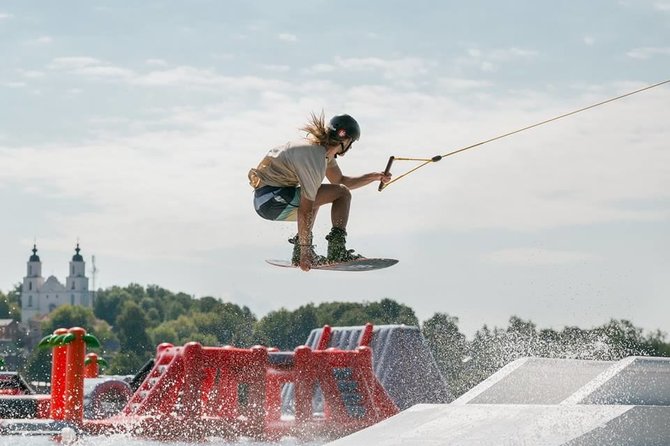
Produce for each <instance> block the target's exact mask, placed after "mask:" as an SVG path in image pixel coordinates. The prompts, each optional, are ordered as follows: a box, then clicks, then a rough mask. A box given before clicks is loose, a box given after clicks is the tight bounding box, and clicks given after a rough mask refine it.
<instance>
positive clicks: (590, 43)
mask: <svg viewBox="0 0 670 446" xmlns="http://www.w3.org/2000/svg"><path fill="white" fill-rule="evenodd" d="M583 40H584V44H585V45H586V46H593V45H595V43H596V39H594V38H593V37H592V36H584V39H583Z"/></svg>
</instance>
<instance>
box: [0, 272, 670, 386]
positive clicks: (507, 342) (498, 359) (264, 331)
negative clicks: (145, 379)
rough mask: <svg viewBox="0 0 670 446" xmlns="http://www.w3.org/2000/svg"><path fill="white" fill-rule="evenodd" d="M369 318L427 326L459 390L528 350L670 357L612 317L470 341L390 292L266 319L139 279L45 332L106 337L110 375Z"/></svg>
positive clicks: (46, 360) (32, 362) (428, 338)
mask: <svg viewBox="0 0 670 446" xmlns="http://www.w3.org/2000/svg"><path fill="white" fill-rule="evenodd" d="M10 294H11V296H10V295H8V296H5V295H3V294H2V293H0V318H12V317H13V318H16V317H17V316H16V315H17V311H18V309H20V303H19V301H18V297H17V293H16V292H14V293H13V294H12V293H10ZM3 315H4V316H3ZM6 316H8V317H6ZM18 318H19V319H20V313H19V316H18ZM367 322H371V323H373V324H375V325H383V324H405V325H414V326H419V327H420V328H421V330H422V333H423V335H424V338H425V342H426V344H427V346H428V347H429V348H430V350H431V352H432V354H433V356H434V358H435V360H436V362H437V364H438V367H439V368H440V370H441V371H442V373H443V375H444V376H445V378H446V379H447V382H448V383H449V386H450V388H451V390H452V392H453V393H454V395H455V396H458V395H460V394H462V393H463V392H465V391H467V390H468V389H470V388H471V387H473V386H474V385H476V384H477V383H479V382H481V381H482V380H483V379H485V378H487V377H488V376H490V375H491V374H492V373H494V372H495V371H497V370H498V369H500V368H501V367H503V366H504V365H505V364H507V363H509V362H511V361H513V360H515V359H518V358H520V357H524V356H539V357H551V358H576V359H599V360H617V359H621V358H623V357H626V356H631V355H651V356H670V344H669V343H667V342H666V335H665V334H664V333H662V332H660V331H656V332H652V333H644V331H643V330H642V329H641V328H638V327H635V326H634V325H633V324H632V323H631V322H630V321H626V320H611V321H610V322H608V323H607V324H604V325H603V326H600V327H595V328H590V329H582V328H578V327H565V328H564V329H562V330H560V331H557V330H553V329H538V327H537V326H536V325H535V324H534V323H533V322H531V321H524V320H522V319H520V318H518V317H516V316H512V317H511V318H510V319H509V322H508V326H507V327H503V328H499V327H494V328H489V327H488V326H486V325H484V326H483V327H482V328H481V329H479V330H478V331H477V332H476V333H475V335H474V336H473V337H472V339H468V338H467V337H466V336H465V335H464V334H463V333H462V332H461V331H460V329H459V326H458V322H459V321H458V318H457V317H454V316H451V315H449V314H446V313H435V314H434V315H433V316H432V317H431V318H429V319H428V320H426V321H423V322H420V321H419V320H418V318H417V317H416V314H415V313H414V310H413V309H412V308H411V307H409V306H407V305H404V304H401V303H398V302H396V301H395V300H393V299H389V298H384V299H381V300H380V301H378V302H363V303H353V302H326V303H321V304H318V305H315V304H313V303H309V304H306V305H303V306H300V307H299V308H297V309H295V310H288V309H286V308H281V309H279V310H276V311H271V312H270V313H268V314H266V315H265V316H263V317H261V318H260V319H259V318H257V317H256V315H255V314H254V313H253V312H252V311H251V310H250V309H249V308H248V307H246V306H240V305H237V304H233V303H230V302H223V301H221V300H219V299H215V298H213V297H210V296H206V297H202V298H197V299H196V298H194V297H193V296H190V295H188V294H185V293H173V292H171V291H169V290H166V289H164V288H161V287H159V286H156V285H150V286H147V287H143V286H140V285H137V284H130V285H128V286H126V287H118V286H114V287H111V288H107V289H105V290H100V291H98V292H97V293H96V298H95V304H94V307H93V309H89V308H83V307H72V306H69V305H65V306H62V307H59V308H57V309H56V310H54V311H53V312H52V313H51V314H50V316H49V318H48V319H46V320H45V321H44V322H43V325H42V330H43V333H44V334H47V333H51V332H53V330H55V329H56V328H59V327H72V326H81V327H84V328H86V329H87V330H88V331H89V332H90V333H92V334H94V335H95V336H96V337H97V338H98V339H99V340H100V341H101V343H102V348H101V349H100V351H98V352H97V353H99V354H101V355H102V356H103V357H105V358H106V359H107V360H108V361H110V363H111V365H110V370H107V371H106V372H107V373H112V374H133V373H135V372H136V371H137V370H139V368H140V367H141V366H142V365H143V364H144V363H145V362H146V361H147V360H149V359H151V358H153V357H154V355H155V348H156V346H157V345H158V344H160V343H163V342H169V343H172V344H174V345H183V344H185V343H186V342H190V341H197V342H200V343H202V344H203V345H211V346H219V345H233V346H237V347H250V346H252V345H256V344H261V345H266V346H269V347H277V348H279V349H281V350H292V349H294V348H295V347H297V346H298V345H301V344H303V343H304V342H305V341H306V340H307V337H308V335H309V333H310V331H311V330H312V329H314V328H317V327H321V326H323V325H326V324H327V325H330V326H353V325H363V324H365V323H367ZM25 372H26V374H27V375H28V376H29V378H30V379H33V380H48V378H49V373H50V356H49V352H48V351H41V350H35V351H33V352H32V353H31V355H30V357H29V359H28V361H27V363H26V366H25Z"/></svg>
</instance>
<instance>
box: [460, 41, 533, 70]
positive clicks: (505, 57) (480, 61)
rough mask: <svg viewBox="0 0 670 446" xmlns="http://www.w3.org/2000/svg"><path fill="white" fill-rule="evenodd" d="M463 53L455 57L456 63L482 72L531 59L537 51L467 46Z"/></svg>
mask: <svg viewBox="0 0 670 446" xmlns="http://www.w3.org/2000/svg"><path fill="white" fill-rule="evenodd" d="M465 53H466V55H465V56H463V57H459V58H457V59H456V65H457V66H460V67H463V68H468V67H476V68H478V69H479V70H481V71H482V72H495V71H497V70H498V69H499V66H500V65H501V64H505V63H510V62H514V61H518V60H528V59H533V58H535V57H537V56H538V52H537V51H535V50H529V49H524V48H517V47H510V48H493V49H486V50H483V49H481V48H468V49H466V50H465Z"/></svg>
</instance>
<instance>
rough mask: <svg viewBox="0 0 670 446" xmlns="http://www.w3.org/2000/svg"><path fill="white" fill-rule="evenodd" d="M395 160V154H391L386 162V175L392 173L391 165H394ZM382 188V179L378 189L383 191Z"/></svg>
mask: <svg viewBox="0 0 670 446" xmlns="http://www.w3.org/2000/svg"><path fill="white" fill-rule="evenodd" d="M394 160H395V156H393V155H391V156H390V157H389V162H388V163H386V169H384V176H386V175H388V174H389V173H391V166H392V165H393V161H394ZM382 189H384V183H383V182H382V181H381V180H380V181H379V188H378V189H377V190H378V191H379V192H381V191H382Z"/></svg>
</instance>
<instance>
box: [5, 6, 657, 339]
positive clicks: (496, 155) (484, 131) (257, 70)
mask: <svg viewBox="0 0 670 446" xmlns="http://www.w3.org/2000/svg"><path fill="white" fill-rule="evenodd" d="M0 53H1V54H2V55H3V56H2V63H1V64H0V98H1V100H0V116H2V118H1V119H0V203H1V206H2V208H1V209H2V211H1V212H2V217H1V218H0V247H1V249H0V290H3V291H5V292H6V291H9V290H10V289H12V288H13V286H14V285H15V284H17V283H18V282H20V281H21V280H22V278H23V276H24V275H25V274H26V262H27V260H28V257H29V256H30V254H31V252H30V250H31V249H32V246H33V243H37V247H38V250H39V252H38V254H39V255H40V257H41V259H42V262H43V275H44V276H45V277H48V276H49V275H55V276H56V277H58V278H59V280H61V281H62V282H63V281H64V279H65V276H66V275H67V268H68V262H69V260H70V258H71V256H72V255H73V254H74V247H75V245H76V243H77V241H78V242H79V243H80V246H81V249H82V255H83V256H84V257H85V259H86V262H87V270H88V271H89V276H90V275H91V265H92V262H91V259H92V256H95V260H96V267H97V269H98V272H97V274H96V284H95V286H96V288H107V287H111V286H114V285H118V286H126V285H128V284H130V283H139V284H141V285H149V284H156V285H159V286H161V287H164V288H167V289H169V290H171V291H174V292H177V291H183V292H186V293H188V294H191V295H194V296H196V297H202V296H206V295H209V296H214V297H217V298H220V299H222V300H224V301H230V302H234V303H237V304H240V305H247V306H249V307H250V308H251V309H252V310H253V311H254V312H255V313H256V315H257V316H258V317H261V316H263V315H264V314H266V313H267V312H269V311H272V310H276V309H279V308H282V307H284V308H288V309H295V308H297V307H299V306H301V305H304V304H307V303H310V302H312V303H315V304H318V303H320V302H327V301H353V302H366V301H367V302H370V301H377V300H379V299H382V298H386V297H388V298H391V299H395V300H397V301H398V302H401V303H403V304H406V305H409V306H411V307H412V308H414V310H415V311H416V314H417V316H418V317H419V319H420V320H421V321H423V320H426V319H428V318H429V317H431V316H432V315H433V314H434V313H436V312H442V313H448V314H450V315H452V316H456V317H458V318H459V326H460V328H461V330H462V331H463V332H464V333H466V334H467V335H468V336H471V335H472V334H473V333H474V332H475V331H476V330H477V329H478V328H480V327H481V326H483V325H484V324H487V325H488V326H489V327H493V326H501V327H504V326H506V325H507V321H508V320H509V318H510V316H513V315H516V316H518V317H521V318H523V319H529V320H532V321H533V322H535V323H536V324H537V325H538V327H540V328H555V329H561V328H563V327H565V326H580V327H582V328H591V327H594V326H597V325H601V324H603V323H606V322H607V321H609V320H610V319H611V318H616V319H627V320H630V321H632V322H633V323H634V324H635V325H637V326H639V327H642V328H644V329H645V330H650V331H651V330H656V329H660V330H662V331H664V332H670V320H669V319H668V317H667V315H668V314H670V274H669V273H670V231H669V228H670V225H669V223H670V150H668V142H669V141H670V120H669V119H668V115H669V114H670V84H665V85H663V86H659V87H657V88H654V89H651V90H648V91H645V92H642V93H639V94H635V95H633V96H630V97H627V98H625V99H622V100H618V101H615V102H612V103H609V104H606V105H603V106H600V107H597V108H594V109H591V110H589V111H586V112H583V113H580V114H577V115H573V116H570V117H567V118H564V119H561V120H559V121H555V122H551V123H548V124H546V125H542V126H539V127H536V128H533V129H530V130H527V131H523V132H520V133H517V134H514V135H511V136H509V137H505V138H502V139H500V140H497V141H494V142H491V143H487V144H483V145H481V146H478V147H476V148H474V149H471V150H468V151H465V152H462V153H459V154H457V155H454V156H452V157H447V158H445V159H444V160H442V161H440V162H439V163H435V164H430V165H428V166H426V167H424V168H422V169H420V170H418V171H417V172H415V173H412V174H410V175H408V176H407V177H405V178H403V179H401V180H399V181H398V182H396V183H393V184H392V185H390V186H389V187H388V188H386V189H385V190H384V191H382V192H381V193H380V192H378V191H377V187H376V185H371V186H368V187H366V188H361V189H357V190H355V191H353V201H352V213H351V218H350V221H349V226H348V228H347V230H348V232H349V237H348V244H349V247H350V248H353V249H356V251H357V252H360V253H362V254H364V255H366V256H369V257H390V258H397V259H399V260H400V262H399V263H398V264H397V265H396V266H394V267H392V268H389V269H386V270H381V271H376V272H369V273H333V272H323V271H311V272H309V273H304V272H301V271H299V270H293V269H281V268H275V267H272V266H270V265H268V264H266V263H265V259H275V258H289V256H290V254H291V248H292V247H291V245H289V244H288V243H287V239H288V238H289V237H291V236H292V235H294V234H295V232H296V228H295V223H281V222H269V221H265V220H262V219H261V218H259V217H258V216H257V215H256V213H255V212H254V210H253V207H252V189H251V187H250V186H249V185H248V181H247V172H248V170H249V169H250V168H251V167H255V166H256V165H257V164H258V162H259V161H260V160H261V158H262V157H263V155H264V154H265V153H266V152H267V151H268V150H269V149H271V148H272V147H275V146H277V145H280V144H283V143H285V142H287V141H290V140H296V139H299V138H301V137H302V136H304V135H303V133H301V132H300V131H299V128H300V127H302V126H303V125H304V124H305V123H306V120H307V119H308V117H309V115H310V113H312V112H315V113H320V112H321V111H323V112H324V113H325V114H326V116H328V117H329V116H332V115H335V114H339V113H349V114H351V115H352V116H354V117H355V118H356V119H357V120H358V121H359V123H360V125H361V128H362V135H361V139H360V141H359V142H357V143H356V144H355V145H354V146H353V148H352V150H351V151H350V152H348V153H347V155H346V156H345V157H342V158H339V159H338V161H339V164H340V167H341V168H342V171H343V172H344V174H345V175H359V174H363V173H367V172H373V171H381V170H383V168H384V166H385V165H386V162H387V160H388V158H389V156H391V155H394V156H398V157H416V158H430V157H432V156H434V155H443V154H446V153H448V152H451V151H453V150H458V149H460V148H463V147H466V146H469V145H472V144H476V143H478V142H482V141H486V140H488V139H490V138H494V137H496V136H499V135H503V134H505V133H507V132H511V131H514V130H517V129H520V128H524V127H526V126H528V125H531V124H534V123H537V122H541V121H543V120H545V119H549V118H552V117H554V116H558V115H561V114H563V113H567V112H570V111H573V110H576V109H579V108H581V107H585V106H588V105H591V104H595V103H598V102H600V101H603V100H607V99H609V98H613V97H616V96H618V95H621V94H625V93H627V92H629V91H633V90H636V89H638V88H642V87H644V86H647V85H651V84H654V83H657V82H662V81H664V80H668V79H670V0H635V1H632V0H630V1H629V0H621V1H604V0H593V1H590V2H578V1H564V2H550V1H536V0H532V1H531V0H516V1H510V2H492V1H482V0H473V1H468V2H462V1H427V0H414V1H412V2H407V1H402V2H401V1H395V0H386V1H368V2H358V1H352V0H340V1H338V2H325V1H320V0H310V1H306V0H294V1H284V2H275V1H270V0H267V1H259V0H251V1H249V0H244V1H242V0H231V1H226V2H219V1H215V0H211V1H210V0H197V1H189V2H177V1H158V0H157V1H151V0H148V1H145V2H134V1H124V0H114V1H66V2H38V1H33V0H28V1H25V0H20V1H19V0H3V1H2V2H0ZM415 165H416V163H412V162H408V161H405V162H400V161H398V162H396V163H395V164H394V166H393V170H392V172H393V174H394V175H396V176H398V175H400V174H402V173H403V172H405V171H407V170H409V169H411V168H412V167H414V166H415ZM328 213H329V209H328V208H323V209H322V210H321V212H320V213H319V217H318V218H317V221H316V224H315V228H314V238H315V243H316V245H317V248H316V249H317V251H318V252H324V251H325V249H326V241H325V240H324V238H323V237H324V236H325V234H326V233H327V232H328V231H329V229H330V224H329V217H328Z"/></svg>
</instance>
